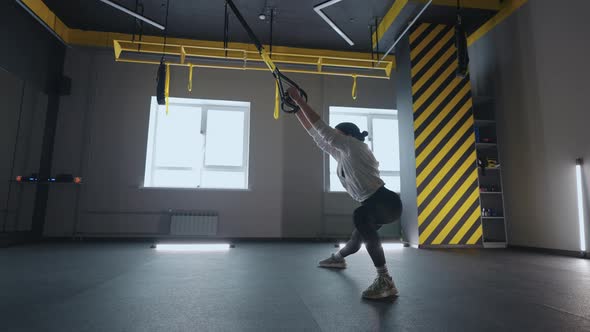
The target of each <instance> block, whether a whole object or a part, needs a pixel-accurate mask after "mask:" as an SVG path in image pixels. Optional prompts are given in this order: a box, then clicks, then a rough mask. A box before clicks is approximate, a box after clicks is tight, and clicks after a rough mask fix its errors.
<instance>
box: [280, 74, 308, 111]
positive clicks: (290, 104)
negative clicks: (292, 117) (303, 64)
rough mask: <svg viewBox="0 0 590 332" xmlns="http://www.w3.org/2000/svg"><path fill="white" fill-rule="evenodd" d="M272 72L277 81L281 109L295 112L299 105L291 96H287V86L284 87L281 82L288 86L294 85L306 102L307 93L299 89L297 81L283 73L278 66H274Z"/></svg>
mask: <svg viewBox="0 0 590 332" xmlns="http://www.w3.org/2000/svg"><path fill="white" fill-rule="evenodd" d="M272 74H273V76H274V77H275V79H276V81H277V83H278V87H279V94H280V96H281V109H282V110H283V112H285V113H297V111H299V105H297V103H296V102H295V101H294V100H293V99H292V98H291V96H289V93H288V92H287V89H288V88H287V89H285V86H284V85H283V84H284V83H285V82H286V83H285V85H287V86H289V87H294V88H296V89H297V90H299V93H300V94H301V97H303V100H305V101H306V102H307V93H306V92H305V91H303V89H301V88H300V87H299V85H297V83H295V82H293V80H291V79H290V78H288V77H287V76H285V75H283V73H281V71H280V70H279V68H275V70H274V71H273V73H272Z"/></svg>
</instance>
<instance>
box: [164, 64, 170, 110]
mask: <svg viewBox="0 0 590 332" xmlns="http://www.w3.org/2000/svg"><path fill="white" fill-rule="evenodd" d="M164 97H166V115H168V99H170V98H169V97H170V64H168V63H167V64H166V87H165V88H164Z"/></svg>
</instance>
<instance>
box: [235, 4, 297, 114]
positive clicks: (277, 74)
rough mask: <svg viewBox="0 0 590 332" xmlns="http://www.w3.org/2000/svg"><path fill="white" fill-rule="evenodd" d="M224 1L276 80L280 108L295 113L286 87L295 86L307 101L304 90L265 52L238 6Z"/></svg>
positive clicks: (294, 104)
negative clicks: (282, 71)
mask: <svg viewBox="0 0 590 332" xmlns="http://www.w3.org/2000/svg"><path fill="white" fill-rule="evenodd" d="M226 3H227V4H228V5H229V7H230V8H231V10H232V11H233V13H234V15H236V18H237V19H238V21H240V24H241V25H242V27H243V28H244V30H246V32H247V33H248V36H249V37H250V40H251V41H252V43H254V46H256V49H257V50H258V53H260V56H261V57H262V60H263V61H264V63H265V64H266V66H267V67H268V69H269V70H270V71H271V72H272V74H273V76H274V78H275V80H276V83H277V88H278V92H279V97H280V99H281V109H282V110H283V112H286V113H295V112H297V111H299V106H297V103H295V101H293V99H291V97H290V96H289V94H288V93H287V89H288V87H294V88H296V89H297V90H299V93H300V94H301V96H302V97H303V99H304V100H306V101H307V93H305V91H303V89H301V88H300V87H299V85H297V83H295V82H293V80H291V79H289V78H288V77H287V76H285V75H284V74H283V73H281V71H280V70H279V68H278V67H277V66H276V65H275V64H274V62H273V61H272V59H271V58H270V56H269V55H268V53H267V52H266V50H265V49H264V47H263V46H262V43H261V42H260V40H259V39H258V37H256V34H254V31H252V29H251V28H250V26H249V25H248V22H246V20H245V19H244V17H243V16H242V14H240V11H239V10H238V8H237V7H236V5H235V4H234V2H233V1H232V0H226Z"/></svg>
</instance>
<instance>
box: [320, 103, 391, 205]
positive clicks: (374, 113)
mask: <svg viewBox="0 0 590 332" xmlns="http://www.w3.org/2000/svg"><path fill="white" fill-rule="evenodd" d="M332 109H334V110H333V111H332ZM344 109H347V110H344ZM354 110H358V111H356V112H355V111H354ZM361 110H366V111H361ZM389 112H390V113H389ZM334 114H335V115H351V116H363V117H366V118H367V132H368V133H369V135H368V136H367V140H368V145H369V148H370V149H371V152H374V149H373V148H374V146H373V119H386V120H395V121H397V124H398V135H399V113H398V110H396V109H378V108H360V107H347V106H329V107H328V124H329V123H330V119H331V117H332V115H334ZM398 144H399V136H398ZM398 150H399V149H398ZM330 157H331V156H330V155H328V154H327V153H326V154H325V157H324V163H325V164H324V165H325V166H324V179H325V180H324V189H325V191H326V192H328V193H335V194H342V193H346V191H333V190H331V188H330V184H331V182H330V179H331V175H332V173H331V172H330ZM379 175H380V176H398V177H400V179H401V170H399V171H383V170H379Z"/></svg>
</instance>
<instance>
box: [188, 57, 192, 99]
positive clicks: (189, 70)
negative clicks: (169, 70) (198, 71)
mask: <svg viewBox="0 0 590 332" xmlns="http://www.w3.org/2000/svg"><path fill="white" fill-rule="evenodd" d="M192 91H193V64H192V63H190V64H189V65H188V92H192Z"/></svg>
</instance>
